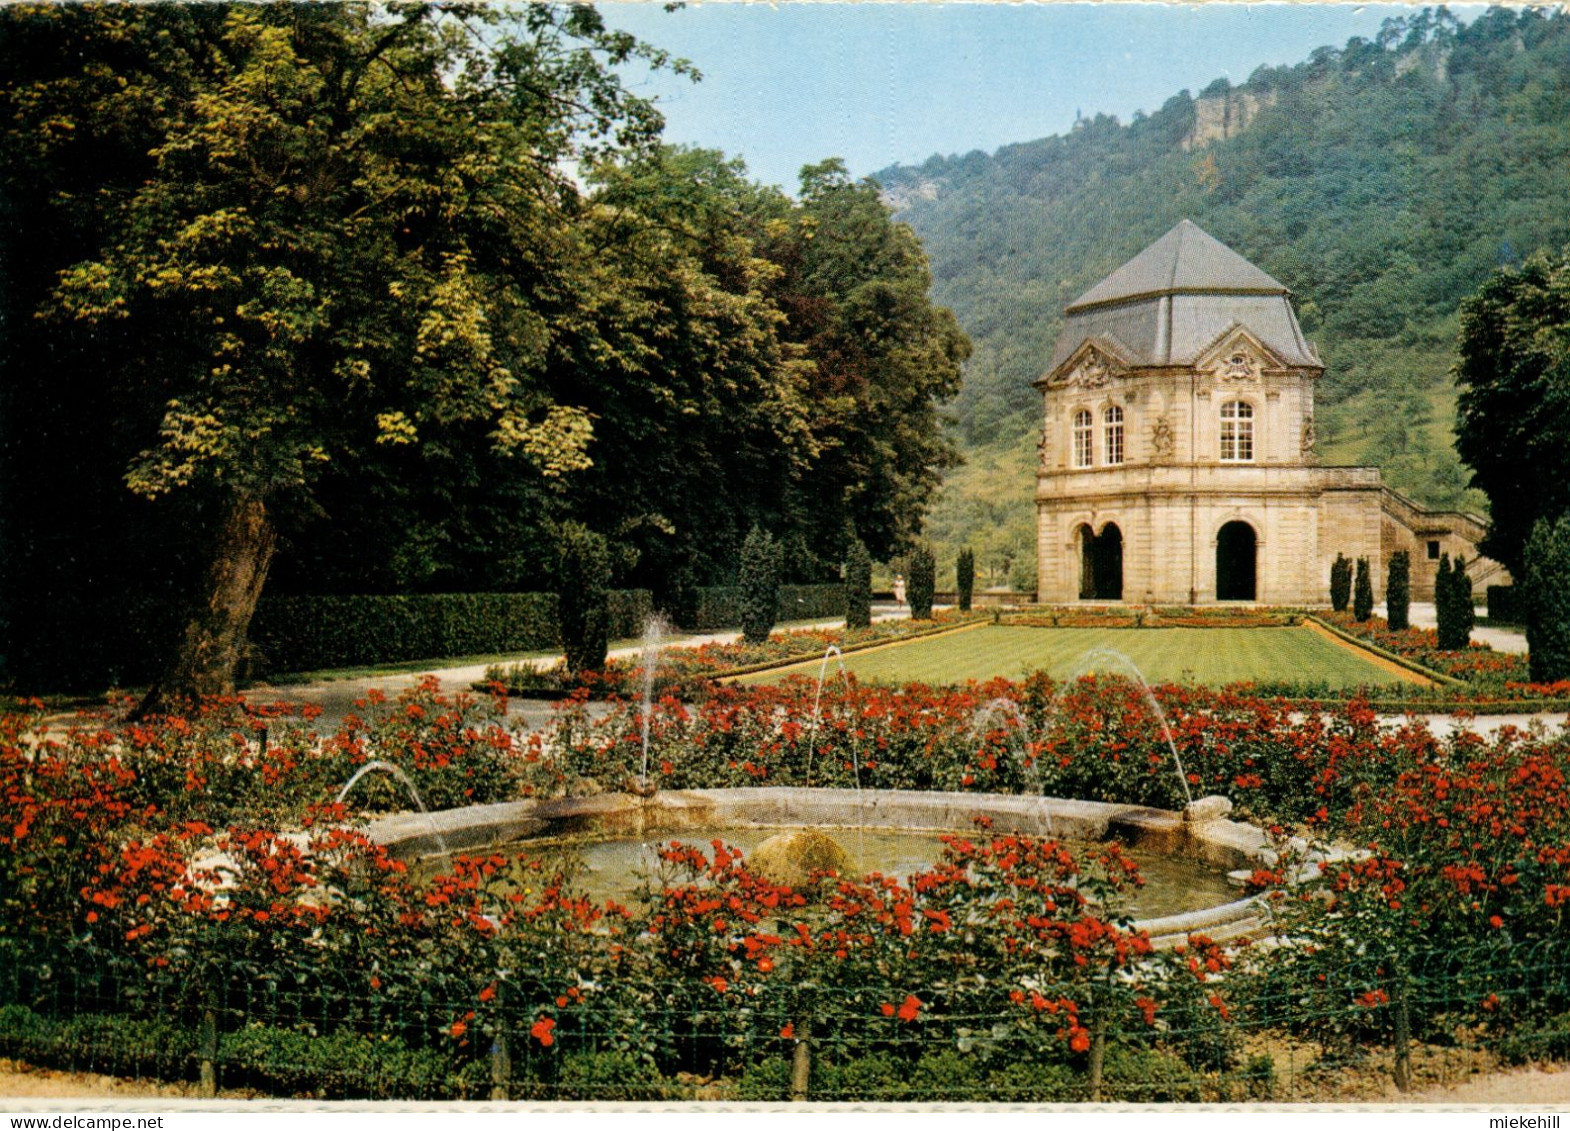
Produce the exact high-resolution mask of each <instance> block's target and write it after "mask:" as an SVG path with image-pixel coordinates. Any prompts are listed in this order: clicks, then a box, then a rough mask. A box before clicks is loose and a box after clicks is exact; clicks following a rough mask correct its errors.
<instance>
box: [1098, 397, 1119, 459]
mask: <svg viewBox="0 0 1570 1131" xmlns="http://www.w3.org/2000/svg"><path fill="white" fill-rule="evenodd" d="M1102 419H1103V420H1104V421H1105V422H1106V427H1107V431H1106V441H1107V442H1106V445H1105V446H1104V447H1103V448H1102V449H1101V450H1102V453H1103V462H1105V463H1122V462H1123V410H1122V409H1121V408H1119V407H1118V406H1117V405H1113V406H1112V407H1111V408H1109V409H1107V411H1106V413H1105V414H1104V415H1103V417H1102Z"/></svg>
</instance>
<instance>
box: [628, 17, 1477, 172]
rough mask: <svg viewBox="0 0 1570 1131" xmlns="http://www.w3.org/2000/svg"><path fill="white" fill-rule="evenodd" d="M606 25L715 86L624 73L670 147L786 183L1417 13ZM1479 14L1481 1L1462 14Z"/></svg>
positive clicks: (1116, 109) (1190, 85)
mask: <svg viewBox="0 0 1570 1131" xmlns="http://www.w3.org/2000/svg"><path fill="white" fill-rule="evenodd" d="M598 7H599V9H600V11H601V12H602V13H603V14H604V15H605V17H606V20H607V22H609V23H610V24H612V25H613V26H616V27H620V28H624V29H625V30H627V31H631V32H633V33H635V34H637V35H638V36H639V37H640V38H643V39H645V40H647V41H648V42H650V43H653V44H655V45H656V46H659V47H662V48H665V49H666V50H668V51H670V52H671V53H672V54H674V55H678V56H681V57H683V58H686V59H688V60H690V61H691V62H692V63H694V64H695V65H696V66H697V67H698V69H699V70H700V71H702V72H703V75H704V80H703V82H701V83H699V84H697V85H693V84H691V83H690V82H688V81H686V80H684V79H677V78H674V77H672V76H669V75H650V74H648V73H647V72H645V71H638V72H635V73H629V74H628V76H627V78H628V82H629V85H630V86H631V87H632V88H633V89H634V90H636V91H637V92H638V93H640V94H643V95H645V96H652V97H655V98H657V100H658V102H659V105H660V107H661V109H662V110H663V112H664V114H665V117H666V122H667V129H666V137H667V140H669V141H672V142H679V143H683V144H690V145H702V146H705V147H707V148H712V149H723V150H724V151H725V152H726V153H728V154H730V155H731V156H740V157H743V158H745V159H746V161H747V166H748V168H749V169H750V170H751V172H752V175H753V176H754V177H755V178H756V179H758V180H762V181H766V182H769V183H773V184H780V185H783V186H785V187H786V188H788V189H794V188H795V185H796V173H797V171H798V170H799V169H800V168H801V166H802V165H804V164H808V163H811V162H815V161H819V160H822V159H823V158H825V157H830V156H835V157H843V158H844V159H845V161H846V164H847V165H848V166H849V168H850V171H851V173H852V174H854V175H856V176H862V175H865V174H868V173H872V172H875V171H876V170H878V169H881V168H883V167H885V166H887V165H891V164H894V163H895V162H901V163H906V164H915V163H920V162H921V161H924V160H926V159H927V158H928V157H930V156H931V155H932V154H934V153H941V154H950V153H968V152H969V151H971V150H973V149H980V150H985V151H987V152H991V151H993V150H995V149H997V148H998V147H1000V146H1003V145H1007V144H1009V143H1011V142H1019V141H1029V140H1031V139H1033V138H1039V137H1045V136H1047V135H1049V134H1057V133H1063V132H1064V131H1066V130H1067V129H1068V128H1069V127H1070V126H1072V125H1073V122H1074V117H1075V114H1076V112H1081V113H1084V114H1085V115H1086V116H1090V115H1093V114H1097V113H1106V114H1115V115H1117V116H1118V117H1119V118H1120V119H1121V120H1123V121H1125V122H1126V121H1128V119H1129V117H1130V116H1131V115H1132V114H1133V112H1134V111H1135V110H1145V111H1147V112H1149V111H1152V110H1155V109H1157V108H1158V107H1160V105H1161V104H1162V103H1163V102H1165V101H1166V100H1167V99H1168V98H1170V97H1171V96H1172V95H1174V94H1176V93H1177V92H1178V91H1180V90H1183V89H1187V90H1189V91H1190V92H1192V93H1195V94H1197V93H1198V92H1199V91H1200V90H1202V89H1203V88H1204V87H1206V86H1208V85H1209V84H1210V83H1211V82H1212V81H1213V80H1214V79H1217V78H1220V77H1223V76H1224V77H1226V78H1228V79H1230V80H1231V81H1232V82H1234V83H1241V82H1243V81H1244V80H1246V79H1247V78H1248V76H1249V75H1250V74H1251V73H1252V72H1253V71H1254V69H1255V68H1256V67H1259V66H1260V65H1262V64H1266V63H1268V64H1272V65H1277V64H1282V63H1297V62H1301V61H1302V60H1304V59H1306V58H1307V57H1308V54H1309V52H1310V51H1312V50H1313V49H1314V48H1315V47H1319V46H1323V45H1326V44H1328V45H1332V46H1335V47H1340V46H1342V45H1343V44H1344V43H1345V42H1346V41H1347V40H1348V39H1350V38H1351V37H1352V36H1354V35H1361V36H1363V37H1365V38H1368V39H1372V38H1373V37H1374V36H1375V35H1376V34H1378V31H1379V27H1380V24H1381V23H1383V22H1384V20H1385V19H1386V18H1387V17H1389V16H1392V15H1400V14H1404V13H1405V14H1410V13H1413V12H1416V11H1418V10H1419V9H1417V8H1414V7H1402V6H1398V5H1388V4H1386V5H1351V4H1306V3H1281V4H1264V3H1259V4H1243V3H1222V2H1215V0H1212V2H1210V3H1202V4H1186V5H1185V4H1144V3H1102V4H1082V3H1015V4H993V3H964V4H943V3H922V2H919V0H918V2H906V3H874V2H866V3H853V4H838V3H821V2H820V3H802V2H795V3H781V4H779V5H777V6H776V5H768V4H762V3H742V2H734V0H732V2H724V0H722V2H713V3H704V4H694V5H689V6H688V7H687V8H685V9H682V10H680V11H677V12H672V13H667V12H665V11H664V10H663V5H662V4H659V3H647V2H645V3H604V4H599V5H598ZM1450 10H1451V12H1452V13H1453V14H1454V15H1455V16H1456V17H1457V18H1458V19H1460V20H1461V21H1462V22H1470V20H1471V19H1473V18H1474V17H1475V16H1476V15H1477V14H1478V13H1480V12H1481V11H1483V9H1482V8H1481V7H1472V6H1460V5H1452V6H1451V7H1450Z"/></svg>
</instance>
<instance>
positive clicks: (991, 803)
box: [371, 786, 1274, 946]
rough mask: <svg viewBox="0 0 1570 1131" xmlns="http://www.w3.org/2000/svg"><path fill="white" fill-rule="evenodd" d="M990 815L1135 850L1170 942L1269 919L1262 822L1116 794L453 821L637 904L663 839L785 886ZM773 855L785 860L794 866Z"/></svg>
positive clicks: (486, 841)
mask: <svg viewBox="0 0 1570 1131" xmlns="http://www.w3.org/2000/svg"><path fill="white" fill-rule="evenodd" d="M1207 800H1214V801H1216V802H1224V799H1222V798H1215V799H1207ZM1200 804H1201V805H1202V804H1204V802H1201V803H1200ZM411 816H412V815H409V814H404V815H394V816H389V817H385V818H381V819H379V820H378V821H377V822H375V823H374V824H373V826H372V829H371V837H372V839H373V840H375V841H376V842H378V843H381V844H384V845H386V846H387V847H388V848H389V849H390V850H392V851H394V852H398V853H405V854H418V853H419V852H420V850H421V844H422V842H424V841H425V840H426V837H425V835H424V834H422V832H421V830H420V827H419V826H418V824H417V823H415V822H414V821H412V820H411V819H410V818H411ZM977 818H985V820H986V822H987V827H988V828H989V830H990V831H991V834H992V835H1003V834H1010V833H1013V834H1021V835H1027V836H1046V837H1050V838H1051V839H1054V840H1068V841H1075V842H1079V843H1082V844H1087V845H1093V844H1096V843H1099V842H1104V841H1109V840H1116V841H1119V842H1120V843H1122V844H1124V845H1125V846H1127V851H1129V852H1130V853H1131V854H1133V855H1134V856H1135V858H1136V859H1137V860H1138V861H1139V864H1140V869H1141V873H1142V874H1143V875H1145V876H1146V877H1147V879H1148V881H1149V882H1148V884H1147V885H1146V886H1145V887H1144V888H1141V889H1140V892H1141V894H1140V895H1139V896H1138V897H1137V899H1138V902H1137V903H1136V905H1135V907H1134V908H1133V913H1134V915H1135V916H1136V920H1135V924H1134V925H1135V926H1136V927H1138V928H1141V929H1145V930H1147V931H1148V932H1149V934H1150V937H1151V938H1152V940H1154V941H1155V942H1156V943H1157V945H1161V946H1172V945H1178V944H1179V943H1181V942H1183V941H1184V940H1185V939H1186V938H1187V936H1188V934H1189V933H1191V932H1195V931H1202V932H1203V933H1205V934H1208V935H1210V936H1211V937H1213V938H1216V939H1218V940H1219V939H1224V938H1229V937H1234V936H1236V935H1239V934H1246V933H1254V932H1257V931H1258V930H1260V929H1261V922H1262V920H1261V912H1260V911H1259V908H1258V905H1257V904H1256V903H1255V901H1254V900H1253V899H1252V898H1248V899H1238V898H1237V897H1236V894H1235V892H1234V891H1233V888H1232V886H1231V885H1230V884H1229V882H1228V879H1227V873H1228V872H1230V871H1239V870H1245V869H1246V870H1248V871H1252V870H1253V869H1255V868H1257V867H1260V866H1261V865H1262V864H1268V863H1270V862H1271V861H1272V860H1273V859H1274V855H1273V853H1272V851H1271V846H1270V844H1269V842H1268V839H1267V838H1266V837H1265V835H1264V833H1263V832H1261V831H1260V830H1259V829H1257V828H1255V827H1254V826H1252V825H1245V824H1240V823H1238V822H1235V821H1231V820H1228V819H1225V817H1224V816H1222V815H1220V814H1211V815H1210V816H1209V818H1208V819H1205V820H1203V821H1197V822H1191V821H1188V820H1185V817H1184V815H1183V814H1179V813H1172V812H1164V811H1160V810H1154V809H1151V808H1149V807H1147V806H1143V805H1125V804H1118V803H1114V802H1098V801H1064V800H1062V799H1058V798H1038V797H1021V796H1018V795H1014V794H985V793H937V792H928V791H922V790H863V791H859V792H858V791H856V790H851V789H823V788H815V789H804V788H795V787H787V786H764V787H742V788H734V789H693V790H680V791H662V792H660V793H659V794H658V795H657V796H655V797H653V798H634V797H627V796H620V797H618V796H615V795H609V794H600V795H596V796H592V797H580V798H556V799H551V800H529V801H517V802H506V803H501V804H493V805H480V806H473V807H470V808H468V809H463V810H454V811H452V812H451V814H449V815H448V817H447V818H446V819H445V820H444V825H445V826H446V827H447V828H448V829H449V833H450V834H451V835H452V836H453V837H454V838H455V839H458V840H461V841H462V843H463V844H464V845H465V846H466V848H467V849H468V850H474V851H520V852H522V853H524V854H530V853H538V852H544V853H554V852H560V851H561V850H562V849H563V848H564V847H565V848H567V849H568V850H569V851H571V852H573V853H574V855H575V856H577V857H578V858H579V860H580V861H581V864H582V866H583V872H582V876H583V877H584V882H585V885H586V893H587V894H589V896H590V897H591V898H592V899H595V900H596V901H599V900H603V899H607V898H613V899H616V900H617V901H618V902H625V901H626V900H628V899H631V898H635V897H636V893H637V892H638V891H639V889H640V887H641V884H642V882H643V881H642V877H643V876H646V875H647V874H648V873H649V871H650V870H651V857H652V856H653V852H652V851H651V847H650V844H651V841H655V842H659V843H664V844H668V843H669V842H670V841H672V840H677V841H683V842H685V843H688V844H693V845H696V846H697V847H699V848H702V849H704V850H705V851H708V846H709V844H710V843H711V842H713V841H714V840H720V841H722V842H724V843H726V844H729V845H732V846H734V847H736V848H738V849H740V850H741V851H742V852H743V854H744V855H745V858H746V860H747V861H748V863H749V867H752V868H755V869H756V870H757V872H758V873H759V874H763V875H768V876H770V878H777V879H778V881H780V882H787V883H799V882H801V880H802V879H803V877H804V876H806V875H810V874H811V873H812V872H814V871H821V870H833V871H838V872H840V873H841V874H842V875H843V874H845V872H846V869H847V868H848V869H849V870H850V872H851V874H853V875H860V874H862V873H865V872H881V873H882V874H884V875H888V876H890V877H897V878H902V879H903V878H906V877H908V876H909V875H910V874H911V873H912V872H915V871H919V870H923V869H926V868H930V867H931V866H932V864H933V863H934V862H935V861H936V860H937V859H938V857H939V854H940V853H941V851H942V844H941V841H940V837H941V836H942V835H944V834H953V835H959V836H974V835H975V826H974V822H975V821H976V819H977ZM771 841H772V842H774V843H772V844H771V843H770V842H771ZM836 842H837V843H836ZM841 853H843V856H842V855H841ZM771 856H773V857H776V858H777V859H778V858H781V857H783V858H784V864H783V865H777V860H776V862H771V860H770V857H771ZM782 868H795V869H796V871H795V872H791V873H789V874H787V873H786V872H785V871H783V870H782Z"/></svg>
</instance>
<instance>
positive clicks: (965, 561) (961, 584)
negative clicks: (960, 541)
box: [954, 546, 976, 613]
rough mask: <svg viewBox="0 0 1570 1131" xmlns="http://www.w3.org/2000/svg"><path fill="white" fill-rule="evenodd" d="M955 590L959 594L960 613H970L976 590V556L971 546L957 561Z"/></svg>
mask: <svg viewBox="0 0 1570 1131" xmlns="http://www.w3.org/2000/svg"><path fill="white" fill-rule="evenodd" d="M954 588H955V589H956V590H957V591H958V593H959V611H960V612H962V613H968V612H970V599H971V596H972V594H973V593H974V592H975V589H976V555H975V553H974V552H973V551H972V550H971V548H970V547H969V546H966V547H965V548H964V549H963V550H961V551H960V552H959V557H958V558H957V559H955V562H954Z"/></svg>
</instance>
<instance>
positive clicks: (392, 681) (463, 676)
mask: <svg viewBox="0 0 1570 1131" xmlns="http://www.w3.org/2000/svg"><path fill="white" fill-rule="evenodd" d="M872 615H873V619H874V620H897V619H899V618H901V617H908V616H909V615H910V610H909V609H908V608H906V609H901V608H899V607H898V606H895V605H893V604H887V605H883V604H879V605H874V606H873V607H872ZM844 623H845V621H844V618H843V617H841V618H839V619H837V620H823V621H817V622H814V623H812V624H805V625H792V626H791V627H793V628H808V629H818V628H839V627H841V626H842V625H843V624H844ZM740 639H741V633H740V632H710V633H694V634H690V635H682V636H672V637H671V638H669V640H668V641H667V643H666V647H673V648H698V647H701V646H702V645H704V644H734V643H735V642H736V641H738V640H740ZM642 651H643V648H642V646H641V645H633V646H630V647H626V648H613V649H611V651H610V653H609V655H610V657H611V658H612V659H622V658H625V657H629V656H637V655H639V654H640V653H641V652H642ZM561 658H562V657H561V656H559V655H555V656H541V657H539V658H537V659H533V660H525V661H521V662H523V663H530V664H533V665H534V666H535V667H536V668H548V667H550V666H552V665H553V664H556V663H558V662H559V661H560V660H561ZM489 666H490V665H488V664H467V665H464V666H461V667H452V668H433V669H432V670H431V671H429V672H418V673H400V674H397V675H376V676H353V677H349V678H345V679H327V680H319V681H317V682H313V683H298V684H284V685H281V686H277V685H272V684H266V683H262V684H257V685H256V686H254V687H252V688H250V689H249V690H247V691H246V692H245V697H246V699H248V700H249V701H251V702H253V703H287V704H290V705H292V706H296V707H299V706H302V705H304V704H306V703H313V704H315V705H316V706H318V707H320V708H321V709H322V717H321V719H320V720H319V721H318V723H317V724H316V725H317V728H318V729H319V730H320V729H332V728H335V727H337V725H338V724H339V723H340V722H341V721H342V720H343V717H344V715H346V714H348V713H350V712H352V711H354V710H355V709H356V708H355V701H356V700H358V699H363V698H365V695H366V693H367V692H368V691H370V690H371V689H372V688H380V689H381V690H382V691H384V692H386V693H387V695H388V696H395V695H397V694H398V693H399V692H400V691H404V690H406V689H407V688H410V687H414V686H415V685H417V684H418V683H419V682H420V681H421V680H422V679H424V678H425V677H426V676H427V675H433V676H435V677H436V680H437V683H438V684H439V685H440V687H441V690H442V691H443V692H444V693H446V694H449V695H450V694H453V693H455V692H459V691H469V690H472V688H473V686H474V684H476V683H478V682H479V681H480V680H482V679H484V678H485V669H486V668H487V667H489ZM553 706H554V705H553V704H552V703H550V702H547V701H542V700H538V699H513V700H511V701H510V703H509V705H508V711H507V717H508V719H509V720H510V721H511V722H513V724H514V725H516V726H520V727H525V728H527V729H530V730H537V729H540V728H542V727H543V726H545V725H546V724H547V723H548V722H550V718H551V711H552V709H553Z"/></svg>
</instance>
